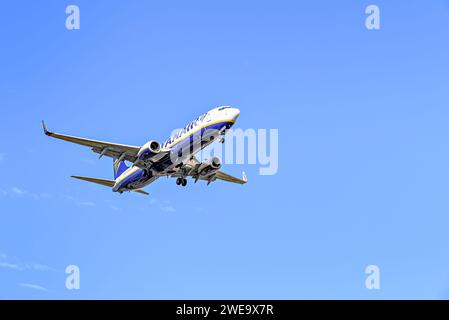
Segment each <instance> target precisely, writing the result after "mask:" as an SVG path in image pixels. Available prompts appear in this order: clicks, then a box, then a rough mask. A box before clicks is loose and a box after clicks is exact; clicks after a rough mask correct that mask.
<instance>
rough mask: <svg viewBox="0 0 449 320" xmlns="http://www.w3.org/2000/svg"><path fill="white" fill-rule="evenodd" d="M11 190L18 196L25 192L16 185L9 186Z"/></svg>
mask: <svg viewBox="0 0 449 320" xmlns="http://www.w3.org/2000/svg"><path fill="white" fill-rule="evenodd" d="M11 191H12V192H13V193H15V194H17V195H19V196H22V195H24V194H26V193H27V192H26V191H25V190H22V189H20V188H17V187H12V188H11Z"/></svg>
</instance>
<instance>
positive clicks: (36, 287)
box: [18, 283, 48, 291]
mask: <svg viewBox="0 0 449 320" xmlns="http://www.w3.org/2000/svg"><path fill="white" fill-rule="evenodd" d="M18 285H19V286H20V287H23V288H30V289H34V290H38V291H48V289H47V288H44V287H42V286H40V285H37V284H34V283H18Z"/></svg>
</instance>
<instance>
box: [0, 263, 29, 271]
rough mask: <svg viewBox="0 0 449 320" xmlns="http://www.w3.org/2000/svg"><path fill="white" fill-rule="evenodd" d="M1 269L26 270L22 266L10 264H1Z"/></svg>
mask: <svg viewBox="0 0 449 320" xmlns="http://www.w3.org/2000/svg"><path fill="white" fill-rule="evenodd" d="M0 268H6V269H13V270H24V269H23V268H22V267H21V266H20V265H18V264H15V263H9V262H4V261H2V262H0Z"/></svg>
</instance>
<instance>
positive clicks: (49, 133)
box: [42, 120, 52, 136]
mask: <svg viewBox="0 0 449 320" xmlns="http://www.w3.org/2000/svg"><path fill="white" fill-rule="evenodd" d="M42 129H44V133H45V134H46V135H47V136H51V134H52V133H51V132H50V131H48V130H47V126H46V125H45V122H44V120H42Z"/></svg>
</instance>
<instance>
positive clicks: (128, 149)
mask: <svg viewBox="0 0 449 320" xmlns="http://www.w3.org/2000/svg"><path fill="white" fill-rule="evenodd" d="M42 127H43V129H44V133H45V134H46V135H47V136H49V137H53V138H56V139H61V140H64V141H69V142H72V143H76V144H80V145H83V146H86V147H90V148H91V149H92V151H93V152H96V153H99V154H100V158H101V157H102V156H108V157H111V158H117V159H118V158H121V160H128V161H131V162H135V161H136V160H137V153H138V152H139V150H140V147H136V146H130V145H125V144H118V143H111V142H105V141H98V140H91V139H86V138H79V137H74V136H68V135H64V134H59V133H54V132H51V131H49V130H47V127H46V126H45V123H44V121H42Z"/></svg>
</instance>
